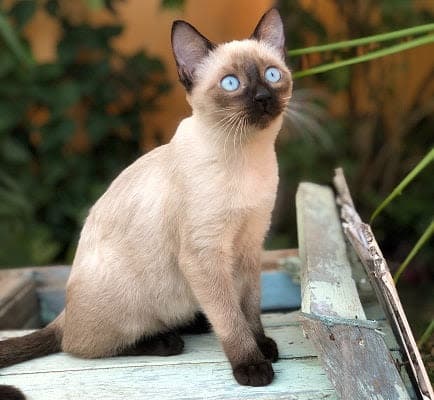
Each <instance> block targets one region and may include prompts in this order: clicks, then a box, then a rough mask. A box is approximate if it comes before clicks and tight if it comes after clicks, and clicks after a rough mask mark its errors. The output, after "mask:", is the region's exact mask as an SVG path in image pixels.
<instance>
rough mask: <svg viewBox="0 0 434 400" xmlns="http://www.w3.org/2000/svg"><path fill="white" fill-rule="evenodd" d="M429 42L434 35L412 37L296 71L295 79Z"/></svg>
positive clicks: (433, 39) (431, 41) (433, 41)
mask: <svg viewBox="0 0 434 400" xmlns="http://www.w3.org/2000/svg"><path fill="white" fill-rule="evenodd" d="M428 43H434V35H425V36H422V37H419V38H417V39H412V40H410V41H408V42H404V43H399V44H396V45H393V46H389V47H386V48H384V49H380V50H376V51H371V52H370V53H367V54H363V55H361V56H357V57H353V58H350V59H348V60H342V61H336V62H332V63H328V64H323V65H318V66H317V67H313V68H309V69H305V70H304V71H298V72H295V73H294V74H292V77H293V78H294V79H297V78H301V77H303V76H308V75H315V74H319V73H321V72H326V71H330V70H332V69H336V68H341V67H346V66H347V65H352V64H358V63H361V62H365V61H370V60H374V59H376V58H380V57H384V56H388V55H389V54H394V53H399V52H401V51H404V50H408V49H411V48H413V47H417V46H422V45H424V44H428Z"/></svg>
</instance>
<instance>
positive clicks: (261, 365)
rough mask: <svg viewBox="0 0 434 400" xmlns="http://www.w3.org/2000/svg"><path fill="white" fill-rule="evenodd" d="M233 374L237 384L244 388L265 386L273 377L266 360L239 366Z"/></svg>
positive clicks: (268, 362)
mask: <svg viewBox="0 0 434 400" xmlns="http://www.w3.org/2000/svg"><path fill="white" fill-rule="evenodd" d="M233 373H234V377H235V379H236V380H237V382H238V383H239V384H240V385H246V386H266V385H269V384H270V383H271V381H272V380H273V377H274V371H273V367H272V366H271V363H270V361H268V360H264V361H259V362H252V363H245V364H240V365H238V366H236V367H235V368H234V370H233Z"/></svg>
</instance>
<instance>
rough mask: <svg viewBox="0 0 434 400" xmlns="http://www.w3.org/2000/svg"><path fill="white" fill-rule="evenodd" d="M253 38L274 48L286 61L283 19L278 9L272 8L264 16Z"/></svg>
mask: <svg viewBox="0 0 434 400" xmlns="http://www.w3.org/2000/svg"><path fill="white" fill-rule="evenodd" d="M251 38H252V39H256V40H259V41H261V42H265V43H267V44H268V45H269V46H271V47H274V48H275V49H277V50H278V51H279V52H280V53H281V54H282V57H283V59H285V53H286V51H285V33H284V31H283V23H282V18H281V17H280V14H279V11H277V9H276V8H272V9H271V10H269V11H267V12H266V13H265V14H264V15H263V16H262V18H261V19H260V21H259V22H258V25H256V28H255V30H254V32H253V34H252V36H251Z"/></svg>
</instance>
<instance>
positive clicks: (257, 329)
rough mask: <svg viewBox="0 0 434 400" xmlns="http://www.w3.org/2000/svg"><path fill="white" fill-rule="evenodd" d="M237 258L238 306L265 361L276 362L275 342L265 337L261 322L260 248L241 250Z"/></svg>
mask: <svg viewBox="0 0 434 400" xmlns="http://www.w3.org/2000/svg"><path fill="white" fill-rule="evenodd" d="M241 250H242V253H241V256H240V258H239V260H240V261H239V266H238V268H239V270H238V271H239V272H238V276H239V280H240V286H241V290H240V305H241V310H242V311H243V313H244V315H245V316H246V320H247V321H248V323H249V325H250V328H251V330H252V332H253V334H254V335H255V339H256V343H257V344H258V347H259V349H260V350H261V352H262V354H263V355H264V357H265V358H266V359H267V360H270V361H271V362H276V361H277V359H278V357H279V353H278V350H277V345H276V342H275V341H274V340H273V339H271V338H269V337H267V336H265V332H264V327H263V325H262V321H261V252H262V250H261V247H257V246H256V247H252V246H248V247H245V248H242V249H241Z"/></svg>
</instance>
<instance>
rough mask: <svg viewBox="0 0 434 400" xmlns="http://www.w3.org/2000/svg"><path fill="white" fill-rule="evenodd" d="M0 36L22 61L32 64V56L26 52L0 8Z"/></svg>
mask: <svg viewBox="0 0 434 400" xmlns="http://www.w3.org/2000/svg"><path fill="white" fill-rule="evenodd" d="M0 37H2V38H3V40H4V41H5V43H6V45H7V46H8V47H9V49H10V50H11V51H12V53H14V54H15V56H16V57H17V58H18V59H19V60H20V61H22V62H23V63H24V64H25V65H26V66H31V65H33V63H34V62H33V59H32V56H31V55H30V54H29V53H28V52H27V49H26V48H25V47H24V46H23V44H22V43H21V42H20V39H19V37H18V36H17V34H16V32H15V31H14V29H13V28H12V26H11V24H10V23H9V21H8V19H7V18H6V16H5V15H4V13H3V12H2V11H1V10H0Z"/></svg>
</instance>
